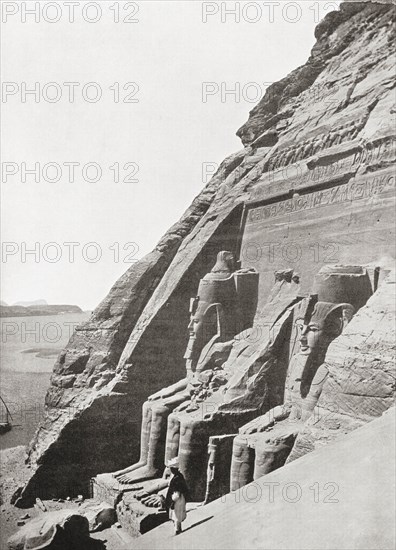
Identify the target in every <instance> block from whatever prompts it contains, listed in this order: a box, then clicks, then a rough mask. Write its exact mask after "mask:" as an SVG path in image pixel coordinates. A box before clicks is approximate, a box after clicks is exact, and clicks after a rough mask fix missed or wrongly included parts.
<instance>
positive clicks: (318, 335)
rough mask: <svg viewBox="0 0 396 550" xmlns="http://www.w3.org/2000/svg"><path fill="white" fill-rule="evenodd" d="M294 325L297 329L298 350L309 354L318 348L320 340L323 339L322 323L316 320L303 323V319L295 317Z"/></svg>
mask: <svg viewBox="0 0 396 550" xmlns="http://www.w3.org/2000/svg"><path fill="white" fill-rule="evenodd" d="M296 325H297V328H298V330H299V342H300V352H301V353H302V354H303V355H310V354H311V353H313V352H314V351H315V350H316V349H318V348H319V346H320V344H321V340H322V341H323V323H319V322H317V321H316V322H309V323H308V324H304V320H303V319H297V321H296Z"/></svg>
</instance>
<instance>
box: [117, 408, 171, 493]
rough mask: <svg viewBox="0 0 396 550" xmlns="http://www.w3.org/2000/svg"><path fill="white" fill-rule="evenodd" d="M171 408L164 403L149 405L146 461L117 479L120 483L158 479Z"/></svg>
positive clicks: (161, 467)
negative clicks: (148, 434) (149, 415)
mask: <svg viewBox="0 0 396 550" xmlns="http://www.w3.org/2000/svg"><path fill="white" fill-rule="evenodd" d="M171 411H172V408H171V407H168V406H167V403H166V401H164V402H162V403H161V402H158V401H157V402H155V403H153V404H152V405H151V429H150V437H149V443H148V453H147V460H146V463H145V464H144V465H142V466H141V467H140V468H138V469H134V470H133V471H131V472H128V473H126V474H124V475H122V476H120V477H119V478H118V481H120V482H121V483H137V482H139V481H143V480H145V479H152V478H155V477H160V476H161V475H162V472H163V470H164V467H165V440H166V426H167V419H168V416H169V414H170V413H171Z"/></svg>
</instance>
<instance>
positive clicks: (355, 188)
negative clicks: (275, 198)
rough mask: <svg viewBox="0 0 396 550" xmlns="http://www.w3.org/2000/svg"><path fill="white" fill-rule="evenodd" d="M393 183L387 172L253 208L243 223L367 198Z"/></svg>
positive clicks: (382, 191) (386, 189)
mask: <svg viewBox="0 0 396 550" xmlns="http://www.w3.org/2000/svg"><path fill="white" fill-rule="evenodd" d="M394 183H395V175H394V174H390V173H389V172H387V173H386V174H377V175H374V174H373V175H371V176H366V177H360V178H359V179H357V180H353V181H351V182H348V183H345V184H343V185H338V186H334V187H331V188H329V189H324V190H320V191H314V192H312V193H307V194H305V195H301V196H296V197H293V198H292V199H287V200H284V201H280V202H277V203H274V204H269V205H266V206H259V207H256V208H254V209H252V210H250V212H249V213H248V216H247V223H257V222H259V221H261V220H265V219H269V218H276V217H279V216H284V215H286V214H293V213H295V212H301V211H304V210H310V209H312V208H318V207H322V206H329V205H333V204H341V203H345V202H350V201H354V200H359V199H365V198H370V197H373V196H375V195H379V194H381V193H384V192H386V191H388V190H389V189H392V188H393V187H394Z"/></svg>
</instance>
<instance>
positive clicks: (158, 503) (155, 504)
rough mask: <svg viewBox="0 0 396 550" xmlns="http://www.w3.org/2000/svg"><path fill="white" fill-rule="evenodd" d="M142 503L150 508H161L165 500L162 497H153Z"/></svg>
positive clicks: (143, 500) (145, 499)
mask: <svg viewBox="0 0 396 550" xmlns="http://www.w3.org/2000/svg"><path fill="white" fill-rule="evenodd" d="M142 503H143V504H144V505H145V506H148V507H149V508H161V507H162V505H163V499H162V497H161V495H151V496H148V497H146V498H144V499H142Z"/></svg>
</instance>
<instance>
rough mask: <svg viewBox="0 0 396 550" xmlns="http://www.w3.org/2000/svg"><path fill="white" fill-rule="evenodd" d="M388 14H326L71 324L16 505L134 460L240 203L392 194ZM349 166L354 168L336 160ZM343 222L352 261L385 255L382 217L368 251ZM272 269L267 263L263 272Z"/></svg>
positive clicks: (234, 244) (383, 10)
mask: <svg viewBox="0 0 396 550" xmlns="http://www.w3.org/2000/svg"><path fill="white" fill-rule="evenodd" d="M393 15H394V14H393V7H392V6H391V5H388V4H383V3H373V2H370V3H364V2H361V3H360V2H357V3H355V2H354V3H350V2H348V3H344V4H343V5H342V6H341V9H340V11H337V12H334V13H331V14H329V15H328V16H327V17H326V18H325V19H324V20H323V21H322V22H321V23H320V24H319V25H318V27H317V29H316V38H317V42H316V44H315V46H314V48H313V50H312V52H311V56H310V57H309V59H308V61H307V63H306V64H305V65H304V66H302V67H300V68H298V69H296V70H295V71H293V72H292V73H291V74H290V75H289V76H287V77H286V78H285V79H283V80H281V81H280V82H278V83H276V84H274V85H273V86H271V87H270V88H269V89H268V91H267V94H266V95H265V97H264V98H263V99H262V101H260V103H259V104H258V105H257V107H255V108H254V109H253V111H252V112H251V113H250V117H249V120H248V121H247V122H246V124H244V125H243V126H242V128H241V129H240V130H239V131H238V135H239V136H240V137H241V139H242V142H243V144H244V145H245V148H244V149H243V150H242V151H240V152H238V153H236V154H234V155H231V156H230V157H228V158H227V159H226V160H225V161H224V162H223V164H222V166H221V167H220V169H219V171H218V173H217V174H216V175H215V176H214V177H213V178H212V180H211V181H210V182H209V184H208V185H207V187H206V188H205V189H204V190H203V192H202V193H201V194H200V195H199V196H198V197H197V198H196V199H195V200H194V202H193V204H192V205H191V207H190V208H189V209H188V210H187V212H186V213H185V215H184V216H183V217H182V219H181V220H180V221H179V222H178V223H177V224H175V225H174V226H173V227H172V228H171V229H170V230H169V231H168V233H167V234H166V235H165V236H164V237H163V238H162V239H161V241H160V243H159V244H158V245H157V247H156V248H155V249H154V251H153V252H151V253H150V254H148V255H147V256H146V257H145V258H143V259H142V260H141V261H139V262H138V263H137V264H136V265H134V266H132V267H131V268H130V269H129V270H128V271H127V272H126V273H125V275H124V276H123V277H121V278H120V280H119V281H117V283H116V284H115V285H114V287H113V288H112V289H111V291H110V293H109V295H108V296H107V298H105V300H104V301H103V302H102V303H101V304H100V305H99V306H98V308H97V309H96V310H95V311H94V313H93V315H92V317H91V319H90V320H89V321H88V322H87V323H86V324H85V325H83V326H81V327H80V328H78V329H77V331H76V332H75V334H74V335H73V337H72V338H71V340H70V342H69V344H68V346H67V348H66V349H65V350H64V351H63V352H62V353H61V355H60V357H59V358H58V360H57V362H56V365H55V368H54V375H53V378H52V382H51V387H50V389H49V390H48V394H47V397H46V406H47V418H46V419H45V420H44V422H43V423H42V424H41V426H40V427H39V429H38V431H37V433H36V435H35V438H34V440H33V441H32V443H31V446H30V450H29V457H28V460H29V462H30V464H31V466H32V477H31V480H30V482H29V483H28V484H27V486H26V487H25V488H24V490H23V492H22V497H23V498H22V499H21V500H20V504H23V503H26V502H28V501H29V499H30V498H32V497H33V496H37V494H38V492H40V491H41V494H42V495H43V496H61V495H65V496H66V495H67V494H77V493H78V492H81V491H84V492H85V493H86V492H87V484H88V480H89V478H90V477H91V476H93V475H95V474H97V473H100V472H104V471H112V470H115V469H118V468H121V467H125V466H127V465H128V464H131V463H133V461H134V460H136V459H137V455H138V441H139V432H140V414H141V412H140V411H141V405H142V403H143V401H144V400H145V399H146V397H147V396H148V395H149V394H150V393H152V392H154V391H156V390H158V389H160V388H161V387H164V386H166V385H169V384H171V383H173V382H175V381H176V380H178V379H180V378H181V377H183V376H184V372H185V370H184V361H183V353H184V349H185V346H186V343H187V339H188V332H187V330H186V327H187V324H188V317H189V313H188V305H189V298H190V297H191V296H194V295H195V292H196V289H197V285H198V282H199V279H200V278H201V277H202V276H203V275H204V274H205V273H206V272H207V271H208V270H209V269H210V268H211V267H212V265H213V263H214V259H215V257H216V254H217V252H218V251H219V250H221V249H228V250H231V251H233V252H235V254H237V255H238V254H240V253H241V250H240V231H241V229H240V228H241V222H243V220H244V215H243V206H244V204H245V203H246V202H248V201H251V200H262V199H263V197H264V198H267V199H270V198H271V196H274V197H275V196H293V194H294V193H295V192H296V190H298V189H299V188H302V187H304V188H308V187H310V186H311V187H313V186H317V187H319V188H320V187H321V186H322V187H323V186H324V185H326V184H328V183H329V182H331V181H337V182H338V180H340V179H342V181H343V182H345V184H349V183H350V182H352V184H355V182H356V183H359V181H360V179H359V178H363V179H364V178H366V179H367V178H368V177H369V176H370V177H371V176H372V175H373V174H374V173H375V174H376V173H378V174H380V175H381V174H382V175H383V177H384V178H386V182H387V185H388V183H389V182H390V179H389V178H390V177H391V176H390V175H389V174H390V173H391V172H390V171H389V166H390V165H391V163H392V162H393V161H394V138H393V133H394V123H393V122H394V115H395V107H394V96H393V90H392V88H393V86H394V82H393V66H392V55H391V53H392V40H393V38H394V27H393V26H392V18H393ZM392 117H393V118H392ZM350 157H353V159H354V160H353V162H351V163H350V164H348V162H346V161H345V162H344V160H345V159H347V160H348V159H349V158H350ZM340 159H341V160H340ZM288 167H292V170H291V171H289V169H288ZM296 173H297V174H298V176H299V177H298V178H297V179H296V177H295V174H296ZM313 173H315V177H313V178H312V180H310V179H309V178H310V177H311V175H312V174H313ZM305 175H308V176H307V178H305V179H304V177H305ZM362 181H363V180H362ZM364 181H366V180H364ZM393 183H394V180H393ZM370 185H371V183H370ZM386 193H388V194H386V196H384V198H383V199H382V198H381V201H382V202H381V201H380V202H378V201H377V202H375V201H376V199H373V200H374V205H375V208H374V209H373V212H375V213H377V211H380V210H381V209H388V207H389V201H390V200H391V199H390V198H389V197H390V191H389V190H388V187H387V188H386ZM388 195H389V196H388ZM371 202H373V201H371ZM387 211H388V210H387ZM317 216H318V217H317V219H316V222H315V223H316V226H315V227H316V229H315V231H316V232H317V233H318V234H320V232H323V227H321V222H320V214H317ZM350 216H351V224H352V230H351V234H352V238H351V240H350V241H349V242H346V241H345V242H346V244H345V243H344V244H345V248H344V249H345V256H346V257H347V258H348V255H349V251H350V250H353V251H355V252H354V255H355V256H356V258H354V260H353V261H355V262H357V263H361V264H366V263H369V262H374V261H375V260H379V259H380V258H381V256H383V255H387V253H388V252H387V251H388V247H389V234H388V233H389V231H390V229H389V228H390V227H391V226H390V222H389V219H388V218H386V219H384V220H383V219H382V218H381V223H380V225H381V231H378V232H377V233H375V232H374V235H375V237H373V238H374V241H373V240H371V241H370V238H371V237H370V236H369V237H368V239H369V241H368V243H369V245H367V244H366V245H364V238H363V239H361V240H360V241H359V240H356V242H353V237H355V236H356V235H357V234H358V233H359V234H360V233H362V232H363V233H364V229H363V228H362V226H361V225H359V227H357V226H356V227H353V220H354V217H355V218H356V219H357V218H358V215H357V214H354V213H351V215H350ZM373 216H374V214H373ZM361 218H362V216H361V217H360V218H359V219H361ZM378 220H380V217H378ZM359 223H361V222H359ZM355 225H356V224H355ZM312 227H313V226H312ZM384 227H385V228H386V229H384ZM366 230H367V228H366ZM308 231H309V229H308ZM385 233H386V234H385ZM369 235H371V233H370V234H369ZM343 238H344V237H343ZM373 238H372V239H373ZM356 243H357V244H356ZM370 254H371V256H370ZM341 259H342V260H343V261H344V259H345V258H344V257H342V258H341ZM247 263H249V262H248V261H247ZM311 263H312V262H311ZM279 267H284V266H283V265H282V266H278V265H276V262H275V263H274V264H273V265H271V266H270V269H271V270H275V269H277V268H279ZM290 267H293V265H292V266H290ZM314 268H315V270H316V271H318V270H319V268H320V265H317V263H316V265H314V266H313V268H312V269H311V268H309V269H308V268H307V269H306V273H307V277H306V279H307V281H306V284H307V288H308V287H309V284H310V273H311V271H312V272H313V270H314ZM264 291H265V289H264V290H263V292H264ZM334 372H335V377H336V378H337V377H338V375H339V371H337V370H335V371H334ZM337 383H338V382H337ZM329 384H330V382H329ZM359 386H361V384H360V382H359ZM361 391H362V392H364V391H365V390H364V386H361ZM388 400H390V395H389V396H388V394H387V395H386V399H385V402H384V403H386V404H385V405H384V406H382V405H381V406H380V407H379V408H378V409H375V410H374V411H373V412H372V414H371V413H370V414H369V415H368V416H369V417H372V416H375V415H377V414H380V412H381V410H382V409H383V408H384V407H386V406H388ZM370 415H371V416H370ZM352 416H353V415H351V417H352Z"/></svg>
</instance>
